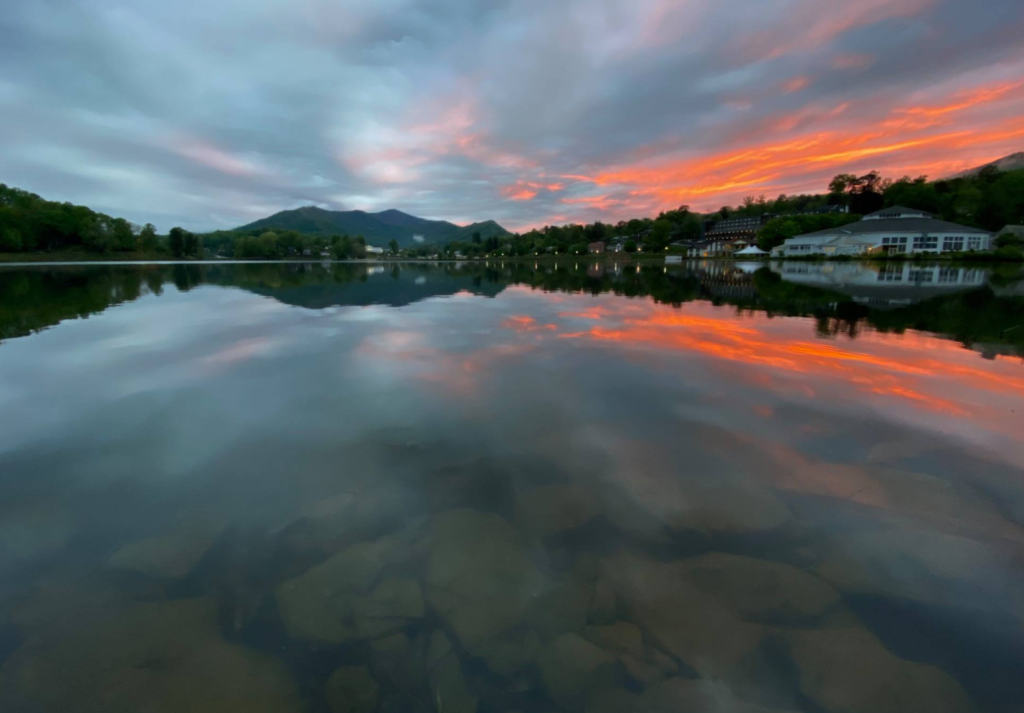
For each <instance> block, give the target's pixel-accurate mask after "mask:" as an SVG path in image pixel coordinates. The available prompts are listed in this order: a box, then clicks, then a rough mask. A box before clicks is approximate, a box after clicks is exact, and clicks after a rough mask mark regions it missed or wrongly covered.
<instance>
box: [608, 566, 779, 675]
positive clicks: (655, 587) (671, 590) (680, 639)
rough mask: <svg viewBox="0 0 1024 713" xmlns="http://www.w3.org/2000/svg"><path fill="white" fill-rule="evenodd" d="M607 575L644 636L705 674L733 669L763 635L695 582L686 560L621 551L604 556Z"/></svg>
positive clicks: (728, 673) (719, 673)
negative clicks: (658, 558) (666, 560)
mask: <svg viewBox="0 0 1024 713" xmlns="http://www.w3.org/2000/svg"><path fill="white" fill-rule="evenodd" d="M605 576H606V577H607V578H608V579H609V581H610V582H611V583H612V586H613V587H614V588H615V590H616V594H617V596H618V597H619V598H620V599H621V600H622V601H623V602H624V606H625V608H626V611H627V613H628V616H629V618H630V619H631V620H632V621H633V622H634V623H636V624H637V625H638V626H639V627H640V628H641V629H642V630H643V632H644V637H645V639H646V640H647V641H648V642H650V643H651V644H653V645H654V646H656V647H657V648H660V649H663V650H664V651H667V652H669V653H671V654H672V655H673V656H676V657H678V658H679V659H681V660H682V661H683V662H684V663H686V664H688V665H689V666H691V667H692V668H694V669H695V670H697V671H699V672H700V673H701V674H702V675H704V676H707V677H712V678H719V677H728V676H731V675H735V674H736V672H737V670H738V667H739V663H740V661H741V660H742V659H743V658H744V657H746V656H748V655H749V654H751V653H753V652H754V650H755V649H756V648H757V647H758V645H759V643H760V641H761V636H762V632H763V629H762V627H760V626H758V625H756V624H751V623H747V622H744V621H742V620H741V619H740V618H739V617H738V616H737V615H736V614H735V613H734V612H733V611H731V610H730V609H729V608H728V607H726V606H724V605H723V604H722V603H721V602H719V601H718V600H717V599H716V598H715V597H713V596H711V595H709V594H707V593H705V592H703V591H701V590H700V589H698V588H697V587H696V586H695V585H694V584H693V582H692V581H691V579H690V573H689V571H688V568H687V564H686V561H685V560H683V561H678V562H673V563H669V564H662V563H660V562H654V561H651V560H646V559H643V558H641V557H637V556H635V555H631V554H629V553H619V554H617V555H615V556H613V557H610V558H609V559H608V560H606V562H605Z"/></svg>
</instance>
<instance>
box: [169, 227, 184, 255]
mask: <svg viewBox="0 0 1024 713" xmlns="http://www.w3.org/2000/svg"><path fill="white" fill-rule="evenodd" d="M168 245H169V246H170V248H171V255H173V256H174V257H175V258H176V259H179V260H180V259H181V258H183V257H185V231H184V230H183V229H181V228H178V227H174V228H171V232H170V234H169V235H168Z"/></svg>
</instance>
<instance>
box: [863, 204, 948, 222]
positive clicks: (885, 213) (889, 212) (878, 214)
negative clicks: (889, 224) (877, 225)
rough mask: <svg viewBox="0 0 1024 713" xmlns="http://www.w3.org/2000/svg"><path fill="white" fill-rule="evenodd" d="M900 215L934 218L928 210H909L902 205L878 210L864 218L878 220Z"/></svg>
mask: <svg viewBox="0 0 1024 713" xmlns="http://www.w3.org/2000/svg"><path fill="white" fill-rule="evenodd" d="M900 215H924V216H928V217H929V218H932V217H934V214H933V213H929V212H928V211H926V210H919V209H917V208H907V207H906V206H902V205H894V206H892V207H890V208H882V210H876V211H875V212H874V213H868V214H867V215H865V216H864V218H865V219H867V218H871V219H873V220H878V219H883V218H888V217H892V216H900Z"/></svg>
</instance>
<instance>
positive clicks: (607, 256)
mask: <svg viewBox="0 0 1024 713" xmlns="http://www.w3.org/2000/svg"><path fill="white" fill-rule="evenodd" d="M666 257H681V258H682V259H683V262H684V263H685V262H697V261H703V260H715V261H722V262H763V263H765V265H767V264H768V263H770V262H811V263H820V262H867V263H871V262H908V263H934V262H949V263H971V264H978V265H986V264H999V265H1001V264H1014V263H1017V264H1021V261H1020V260H1010V259H1005V258H1000V257H998V256H996V255H993V254H991V253H984V254H978V255H976V256H973V257H966V258H965V257H964V256H963V255H952V254H947V255H943V254H935V255H931V254H929V255H922V256H920V257H916V256H885V257H882V256H877V257H875V256H871V257H869V256H840V257H826V256H820V255H807V256H800V257H766V256H757V257H735V256H725V255H716V256H708V257H688V256H686V255H679V254H678V253H674V254H673V253H668V254H667V255H653V254H643V253H639V254H638V253H625V254H624V253H603V254H597V255H593V254H587V255H568V254H561V255H551V254H548V255H530V256H518V255H517V256H514V257H512V256H496V257H464V258H440V259H436V260H432V259H429V258H414V257H409V258H403V257H397V258H369V259H366V258H364V259H360V260H336V259H333V258H315V257H284V258H203V259H196V258H185V259H175V258H173V257H170V256H168V255H167V254H165V253H156V254H153V253H135V252H132V253H113V254H96V253H79V252H66V253H65V252H59V253H0V266H12V267H17V266H22V267H31V266H46V265H131V264H134V265H231V264H235V265H240V264H250V265H258V264H273V263H298V264H323V263H330V264H335V263H336V264H344V265H388V264H401V263H406V264H409V263H411V264H427V265H433V264H450V263H460V262H471V263H486V262H496V261H500V262H516V263H520V262H521V263H529V262H535V263H536V262H540V263H545V264H548V263H552V262H556V263H557V262H568V261H570V260H577V261H579V260H585V261H589V262H627V263H630V262H632V263H644V264H651V263H655V264H659V265H660V264H663V263H664V260H665V258H666Z"/></svg>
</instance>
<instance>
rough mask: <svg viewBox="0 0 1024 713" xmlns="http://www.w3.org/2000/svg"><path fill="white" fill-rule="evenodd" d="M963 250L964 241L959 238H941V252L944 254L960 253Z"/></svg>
mask: <svg viewBox="0 0 1024 713" xmlns="http://www.w3.org/2000/svg"><path fill="white" fill-rule="evenodd" d="M963 249H964V239H963V238H962V237H959V238H943V240H942V250H943V251H944V252H950V251H954V252H962V251H963Z"/></svg>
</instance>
